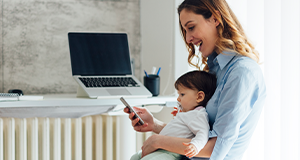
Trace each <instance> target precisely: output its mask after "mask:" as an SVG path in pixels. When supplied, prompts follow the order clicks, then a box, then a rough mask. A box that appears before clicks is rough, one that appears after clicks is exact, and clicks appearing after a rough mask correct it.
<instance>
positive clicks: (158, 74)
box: [156, 67, 161, 75]
mask: <svg viewBox="0 0 300 160" xmlns="http://www.w3.org/2000/svg"><path fill="white" fill-rule="evenodd" d="M160 69H161V67H159V68H158V71H157V73H156V75H159V72H160Z"/></svg>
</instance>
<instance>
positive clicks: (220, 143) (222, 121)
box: [124, 0, 266, 160]
mask: <svg viewBox="0 0 300 160" xmlns="http://www.w3.org/2000/svg"><path fill="white" fill-rule="evenodd" d="M178 14H179V21H180V26H181V32H182V35H183V38H184V40H185V43H186V45H187V47H188V51H189V56H188V62H189V63H190V64H191V65H194V66H195V67H197V68H199V65H198V64H193V63H192V62H191V61H192V59H193V57H195V56H196V57H198V56H197V55H196V53H195V50H196V49H195V46H196V47H199V48H198V50H199V52H200V54H201V56H202V65H204V69H203V70H205V71H209V72H210V73H213V74H215V75H216V77H217V89H216V91H215V93H214V95H213V96H212V98H211V99H210V101H209V102H208V104H207V106H206V109H207V113H208V116H209V123H210V127H211V130H210V132H209V137H210V140H209V141H208V142H207V144H206V145H205V147H204V148H203V149H202V150H201V151H200V152H199V154H198V155H197V156H196V157H206V158H209V157H210V159H211V160H220V159H226V160H235V159H236V160H239V159H242V156H243V153H244V152H245V150H246V149H247V146H248V145H249V143H250V138H251V136H252V134H253V132H254V130H255V127H256V125H257V122H258V120H259V117H260V113H261V111H262V108H263V104H264V101H265V97H266V88H265V83H264V78H263V75H262V72H261V69H260V67H259V65H258V62H259V54H258V52H257V51H256V50H255V48H254V46H253V45H252V44H251V43H250V42H249V39H248V38H247V37H246V35H245V33H244V31H243V29H242V26H241V25H240V23H239V21H238V20H237V18H236V16H235V15H234V13H233V12H232V11H231V9H230V8H229V6H228V4H227V3H226V1H225V0H185V1H184V2H182V4H181V5H180V6H179V7H178ZM135 109H136V111H137V112H138V114H139V115H140V116H141V118H142V119H143V120H144V121H145V122H146V123H145V124H144V125H143V126H138V125H137V122H138V119H133V114H129V118H130V119H131V120H132V126H134V129H135V130H136V131H140V132H145V131H153V132H155V133H159V132H160V131H161V130H162V128H163V127H164V126H165V125H166V124H164V123H162V122H160V121H159V120H157V119H155V118H153V116H152V115H151V113H149V112H148V111H147V110H146V109H144V108H135ZM124 111H125V112H126V113H128V110H127V109H124ZM182 142H185V143H189V142H190V139H181V138H175V137H167V136H162V135H153V136H151V137H150V138H148V139H147V140H146V141H145V143H144V145H143V147H142V150H143V153H142V156H145V155H147V154H149V153H151V152H153V151H155V150H157V149H164V150H167V151H170V152H175V153H179V154H184V146H183V145H182Z"/></svg>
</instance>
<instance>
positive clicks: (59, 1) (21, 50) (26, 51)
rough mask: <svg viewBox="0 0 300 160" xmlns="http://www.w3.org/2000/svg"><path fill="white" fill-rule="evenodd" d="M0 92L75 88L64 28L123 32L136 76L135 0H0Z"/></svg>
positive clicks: (137, 25)
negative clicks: (127, 38)
mask: <svg viewBox="0 0 300 160" xmlns="http://www.w3.org/2000/svg"><path fill="white" fill-rule="evenodd" d="M0 8H1V9H0V92H7V91H8V90H9V89H22V90H23V91H24V93H25V94H49V93H76V89H77V84H76V83H75V81H74V80H73V78H72V74H71V64H70V55H69V46H68V39H67V33H68V31H97V32H100V31H114V32H116V31H120V32H127V33H128V37H129V45H130V50H131V57H132V58H134V60H135V75H136V76H137V77H138V78H140V79H141V67H140V66H141V64H140V61H141V60H140V51H141V49H140V48H141V40H140V38H141V36H140V2H139V0H0Z"/></svg>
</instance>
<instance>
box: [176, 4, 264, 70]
mask: <svg viewBox="0 0 300 160" xmlns="http://www.w3.org/2000/svg"><path fill="white" fill-rule="evenodd" d="M184 9H185V10H188V11H192V12H193V13H195V14H200V15H202V16H203V17H204V18H205V19H208V18H210V17H211V16H212V15H213V16H214V17H215V18H216V19H217V20H218V21H219V22H220V24H219V25H218V26H217V31H218V36H219V38H218V39H217V41H216V49H215V51H216V52H217V53H218V54H220V53H222V52H223V51H234V52H236V53H238V54H240V55H243V56H247V57H249V58H252V59H253V60H255V61H256V62H257V63H258V62H259V53H258V52H257V50H255V48H254V46H253V44H252V43H251V42H250V41H249V39H248V38H247V36H246V34H245V33H244V30H243V28H242V26H241V24H240V23H239V21H238V19H237V18H236V16H235V14H234V13H233V12H232V10H231V9H230V7H229V6H228V4H227V2H226V1H225V0H185V1H183V2H182V3H181V4H180V5H179V7H178V14H179V16H180V13H181V11H182V10H184ZM179 24H180V29H181V34H182V36H183V38H184V41H185V43H186V46H187V48H188V51H189V56H188V62H189V64H190V65H192V66H195V67H196V68H198V69H200V67H199V59H200V57H198V55H196V54H195V47H194V45H193V44H191V43H188V42H186V31H185V30H184V28H183V27H182V26H181V22H180V20H179ZM194 57H197V58H198V62H197V63H195V64H194V63H193V62H192V59H193V58H194ZM202 64H203V65H205V67H204V69H203V70H205V71H208V70H209V68H208V66H207V58H204V57H202Z"/></svg>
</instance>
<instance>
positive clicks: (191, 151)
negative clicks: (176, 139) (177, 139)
mask: <svg viewBox="0 0 300 160" xmlns="http://www.w3.org/2000/svg"><path fill="white" fill-rule="evenodd" d="M182 144H183V145H184V146H187V147H186V149H185V150H184V153H185V154H184V155H185V156H187V157H189V158H192V157H194V156H195V155H197V154H198V151H197V148H196V147H195V146H194V145H193V144H191V143H184V142H183V143H182Z"/></svg>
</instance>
